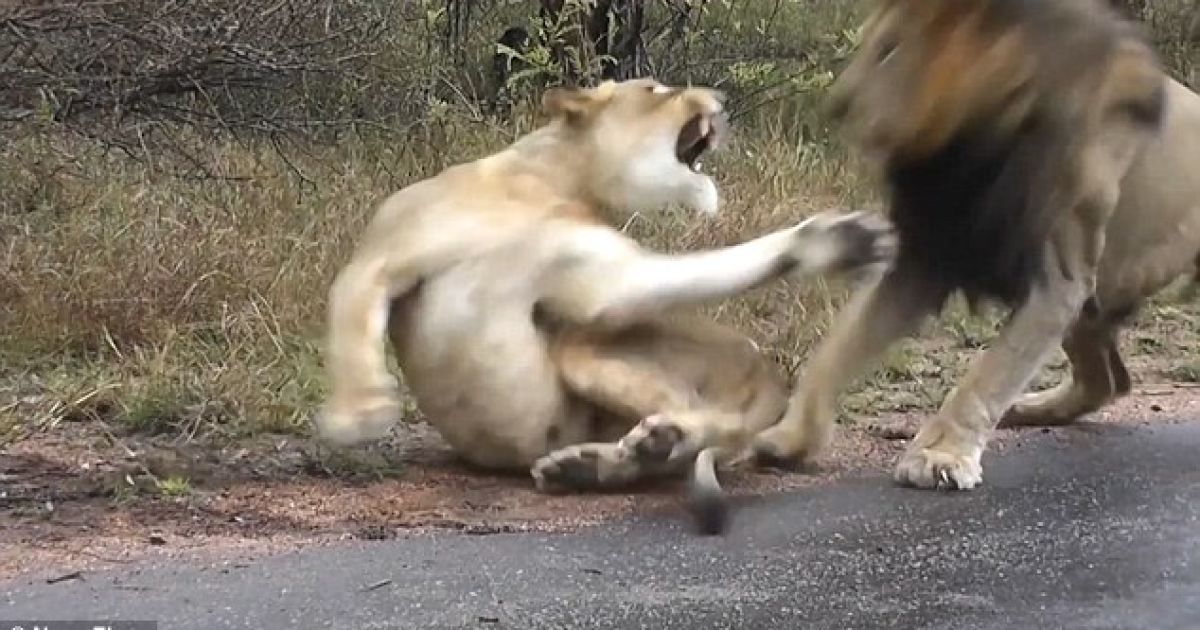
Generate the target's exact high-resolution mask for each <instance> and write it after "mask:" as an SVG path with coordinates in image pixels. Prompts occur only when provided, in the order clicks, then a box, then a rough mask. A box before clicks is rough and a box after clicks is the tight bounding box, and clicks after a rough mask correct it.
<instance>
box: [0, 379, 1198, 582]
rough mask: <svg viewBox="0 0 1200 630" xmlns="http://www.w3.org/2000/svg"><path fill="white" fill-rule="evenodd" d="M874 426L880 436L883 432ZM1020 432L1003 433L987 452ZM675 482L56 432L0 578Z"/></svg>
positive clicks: (397, 452) (891, 452) (34, 449)
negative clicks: (577, 481)
mask: <svg viewBox="0 0 1200 630" xmlns="http://www.w3.org/2000/svg"><path fill="white" fill-rule="evenodd" d="M1198 416H1200V389H1197V388H1195V387H1194V386H1188V385H1182V384H1181V385H1169V384H1168V385H1154V386H1145V387H1142V388H1140V389H1139V390H1137V391H1135V393H1134V395H1132V396H1130V397H1127V398H1125V399H1123V400H1121V401H1119V402H1118V403H1116V404H1114V405H1113V406H1111V407H1110V408H1108V409H1106V410H1104V411H1103V412H1100V413H1097V414H1094V415H1093V416H1091V417H1090V418H1088V419H1087V420H1086V421H1085V422H1083V423H1080V424H1078V425H1076V426H1075V427H1071V428H1065V429H1055V430H1053V432H1054V433H1056V434H1058V435H1059V436H1061V439H1063V440H1064V441H1069V440H1070V439H1071V436H1072V434H1074V433H1076V432H1079V431H1089V430H1103V429H1104V428H1105V427H1106V425H1134V424H1147V423H1157V422H1175V421H1179V419H1186V418H1195V417H1198ZM919 420H920V415H919V414H907V415H895V414H893V415H890V416H884V417H881V418H880V419H879V421H878V422H875V423H872V424H867V423H863V424H859V425H853V426H849V427H845V428H844V430H842V431H841V432H840V433H839V434H838V438H837V439H836V441H835V443H834V445H833V447H832V448H831V450H830V452H829V453H828V454H827V455H826V456H825V457H824V458H823V459H822V461H821V463H820V465H819V466H818V467H816V468H815V469H813V470H808V471H804V472H784V471H774V470H763V471H737V472H734V473H731V474H729V475H728V476H727V477H726V487H727V488H728V489H729V490H730V491H731V493H733V494H735V495H739V496H755V495H761V494H767V493H772V492H779V491H783V490H787V489H793V488H797V487H802V486H806V485H812V484H821V483H827V482H829V481H831V480H833V479H836V478H838V477H840V476H843V475H847V474H856V473H863V472H875V473H880V472H886V471H887V470H888V469H889V468H890V466H891V464H892V462H893V461H894V459H895V457H896V456H897V455H898V454H899V453H900V452H901V450H902V449H903V448H904V444H905V441H904V440H903V439H902V436H903V434H904V433H905V429H908V430H911V429H912V428H913V427H915V426H916V423H917V422H919ZM880 425H883V426H886V427H887V428H888V431H883V432H881V431H879V430H878V426H880ZM1026 431H1046V430H1044V429H1028V430H1024V431H1001V432H998V433H997V435H996V438H995V441H994V442H993V447H992V449H993V451H1003V450H1004V449H1006V448H1011V447H1013V446H1018V445H1019V444H1020V442H1021V439H1022V435H1024V434H1025V432H1026ZM681 501H682V497H681V495H680V493H679V484H678V482H663V483H658V484H654V485H648V486H645V487H640V488H636V489H634V490H632V491H631V492H629V493H613V494H603V495H596V494H593V495H559V496H550V495H544V494H540V493H538V492H536V491H534V490H533V488H532V485H531V483H530V482H529V480H528V479H527V478H525V477H518V476H514V477H496V476H494V475H489V474H484V473H479V472H476V471H473V470H470V469H469V468H467V467H465V466H464V465H462V464H460V463H458V462H457V461H456V460H455V459H454V458H453V456H452V454H451V453H450V451H449V450H448V448H447V447H446V446H445V444H444V443H443V442H442V441H441V440H440V438H438V437H437V436H436V434H434V433H433V432H432V431H431V430H430V429H429V428H428V427H427V426H426V425H406V426H405V427H403V429H402V430H401V431H400V432H399V433H398V434H397V435H396V437H395V438H394V439H393V440H391V441H389V442H387V443H383V444H379V445H377V446H375V447H373V448H372V449H370V450H366V451H361V452H356V453H355V454H354V455H345V454H340V455H334V454H331V453H329V452H322V451H321V450H320V449H318V448H316V447H314V446H313V445H312V444H311V443H309V442H306V441H304V440H300V439H297V438H295V437H284V436H259V437H258V438H256V439H254V440H253V441H251V442H249V443H247V442H242V443H239V444H236V445H225V446H214V445H211V444H209V445H204V444H186V445H179V444H173V443H171V442H169V441H166V440H156V439H154V438H144V437H143V438H136V437H118V436H114V435H112V434H110V433H106V432H105V431H102V430H96V428H95V427H93V426H90V425H89V424H88V423H83V422H75V423H61V424H59V425H58V426H57V427H54V428H52V429H50V430H46V431H42V432H39V433H37V434H34V435H30V436H28V437H26V438H25V439H22V440H20V441H18V442H16V443H15V444H11V445H10V446H9V447H8V448H7V449H6V450H5V452H4V453H3V455H0V507H2V508H3V509H0V548H3V549H5V550H6V552H5V553H4V554H3V555H2V556H0V580H9V579H16V578H20V577H27V578H33V577H38V578H39V579H54V578H55V577H60V578H61V577H66V578H68V579H69V578H73V577H74V575H73V574H74V573H76V572H81V571H88V570H95V569H100V568H104V567H108V566H113V565H118V564H125V563H131V562H134V561H138V560H148V559H155V558H158V559H165V558H181V557H193V558H208V559H210V560H214V561H222V560H224V561H230V562H237V561H239V559H240V560H241V561H244V560H245V559H246V558H247V557H253V556H255V555H261V554H269V553H275V552H280V551H285V550H288V549H294V548H298V547H301V546H307V545H315V544H329V543H332V542H336V541H339V540H347V539H384V538H391V537H394V536H397V535H399V534H401V533H404V532H413V531H427V530H431V529H438V528H449V529H455V530H462V531H466V532H468V533H475V534H488V533H495V532H504V531H564V530H570V529H573V528H578V527H581V526H587V525H590V524H594V523H598V522H601V521H603V520H606V519H613V518H619V517H621V516H624V515H627V514H630V513H632V512H635V511H637V512H641V513H653V514H661V515H662V516H663V518H685V515H684V513H683V512H682V510H681V507H682V503H681Z"/></svg>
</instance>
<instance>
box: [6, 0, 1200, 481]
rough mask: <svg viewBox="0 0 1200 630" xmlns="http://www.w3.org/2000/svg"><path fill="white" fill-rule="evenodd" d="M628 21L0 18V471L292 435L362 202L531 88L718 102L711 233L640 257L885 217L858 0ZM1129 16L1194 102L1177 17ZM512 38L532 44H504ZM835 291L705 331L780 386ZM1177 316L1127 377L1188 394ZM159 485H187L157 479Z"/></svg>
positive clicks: (890, 379)
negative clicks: (702, 97) (849, 120)
mask: <svg viewBox="0 0 1200 630" xmlns="http://www.w3.org/2000/svg"><path fill="white" fill-rule="evenodd" d="M638 4H639V3H636V2H634V1H633V0H628V1H626V2H620V1H617V2H600V3H597V2H591V3H587V2H582V3H581V2H579V1H578V0H568V1H566V2H548V3H547V2H541V3H539V2H501V1H499V0H490V1H489V0H476V1H462V0H445V1H443V0H414V1H408V2H396V1H393V0H239V1H238V2H232V1H229V0H202V1H200V2H173V1H167V2H164V1H162V0H117V1H112V0H106V1H105V2H95V1H92V0H80V1H78V2H64V3H5V4H4V6H2V7H0V449H3V448H5V447H6V446H8V445H12V444H14V443H16V442H19V441H22V440H25V439H29V438H30V437H31V436H34V435H37V434H45V433H47V432H55V431H60V430H62V429H63V427H66V426H68V425H74V426H80V425H82V426H86V427H90V429H89V430H88V431H87V432H86V434H87V435H98V436H106V437H105V439H112V440H117V441H124V442H130V441H132V442H136V441H137V440H140V439H149V438H154V439H158V440H166V441H170V442H197V443H205V444H210V443H211V444H217V443H219V444H228V443H236V442H239V441H244V440H248V439H251V438H254V437H257V436H262V435H281V434H282V435H293V436H300V437H302V436H305V435H307V434H308V432H309V430H310V428H309V425H308V417H309V416H310V414H311V413H312V411H313V410H314V408H315V406H316V405H317V404H318V403H319V401H320V400H321V399H322V396H323V393H324V387H325V384H324V376H323V374H322V371H321V357H320V352H319V347H320V338H321V335H322V333H323V331H322V329H321V326H322V315H323V312H324V306H325V304H324V302H325V296H326V290H327V287H328V285H329V281H330V279H331V277H332V274H333V273H334V272H335V270H336V268H337V267H338V265H339V264H340V263H341V262H342V261H343V260H344V259H345V257H346V255H347V253H348V248H349V247H350V246H351V244H352V242H353V240H354V239H355V238H356V237H357V235H358V232H359V230H360V229H361V227H362V225H363V223H364V221H365V220H366V219H367V218H368V217H369V216H370V214H371V213H372V212H373V210H374V207H375V204H377V203H378V202H379V201H380V200H381V199H383V198H384V197H385V196H386V195H388V194H389V193H390V192H392V191H394V190H395V189H397V188H399V187H401V186H404V185H406V184H408V183H410V182H413V181H414V180H417V179H419V178H421V177H424V176H427V175H429V174H432V173H434V172H436V171H437V170H439V169H441V168H443V167H445V166H447V165H448V164H451V163H454V162H459V161H463V160H468V159H472V158H476V157H479V156H482V155H484V154H486V153H488V152H491V151H493V150H495V149H497V148H499V147H500V146H502V145H503V144H505V143H507V142H509V141H511V140H512V139H513V138H514V137H515V136H517V135H519V134H521V133H524V132H526V131H528V130H529V129H531V128H532V127H533V126H534V125H536V124H538V122H539V120H540V119H539V116H538V113H537V110H536V107H535V104H536V102H537V98H538V95H539V94H540V90H541V89H542V88H543V87H544V86H546V85H551V84H557V83H562V82H570V81H578V82H589V81H594V80H596V79H597V78H598V77H599V76H601V75H605V76H621V75H630V74H638V73H644V72H651V73H653V74H654V75H655V76H657V77H658V78H660V79H661V80H664V81H667V82H689V81H690V82H694V83H701V84H708V85H716V86H719V87H720V88H722V89H724V90H725V91H727V92H728V94H729V96H730V107H731V110H732V114H733V118H734V128H735V137H734V138H733V143H732V145H731V146H729V147H728V148H727V149H725V150H724V151H722V152H721V153H720V154H718V155H716V156H714V157H713V158H712V159H711V160H710V161H709V167H710V169H711V170H712V171H713V172H715V173H716V174H717V176H718V179H719V180H720V182H721V185H722V187H723V194H724V196H725V199H726V202H725V203H726V205H725V210H724V213H723V216H721V217H720V218H717V219H714V220H707V221H697V220H695V219H694V218H693V217H690V216H684V215H682V214H679V213H675V212H673V211H668V212H666V213H664V214H663V215H661V216H639V217H635V218H634V220H633V221H631V223H630V225H629V226H628V229H629V230H630V231H632V232H633V233H635V234H637V235H639V237H640V238H643V239H644V240H645V241H646V242H648V243H650V244H652V245H653V246H655V247H659V248H662V249H666V250H683V249H694V248H700V247H711V246H716V245H721V244H729V243H734V242H738V241H740V240H743V239H746V238H749V237H752V236H756V235H759V234H762V233H764V232H766V231H767V230H769V229H772V228H774V227H779V226H782V225H785V224H789V223H792V222H795V221H797V220H798V219H799V218H801V217H802V216H804V215H805V214H807V213H809V212H812V211H814V210H817V209H824V208H828V207H851V206H853V207H862V206H867V205H870V204H872V203H874V201H873V196H872V192H871V188H870V182H868V181H866V180H864V179H863V177H862V175H860V173H859V171H858V170H857V169H856V168H855V166H854V165H853V163H851V162H850V161H848V159H847V157H846V155H845V154H844V150H843V148H842V145H841V144H840V142H839V139H838V138H837V137H836V136H835V135H834V134H832V133H831V132H830V130H829V129H828V128H827V124H826V121H825V119H824V117H823V115H822V113H821V111H820V107H819V105H820V103H821V98H822V95H823V93H824V90H825V88H826V87H827V86H828V85H829V83H830V82H831V81H832V79H833V76H834V75H835V73H836V72H837V71H838V69H839V67H840V65H841V63H842V62H843V61H844V60H845V59H846V57H847V56H848V55H849V54H850V53H851V52H852V51H853V49H854V45H855V41H856V28H857V25H858V22H859V20H860V18H861V16H862V15H863V11H862V10H863V6H864V4H865V3H863V2H861V1H859V0H820V1H799V0H791V1H773V0H770V1H768V0H713V1H708V2H702V1H699V0H655V1H652V2H651V1H647V2H645V3H644V9H643V10H639V9H638V6H637V5H638ZM1130 4H1131V5H1136V6H1134V7H1133V9H1134V10H1136V11H1137V12H1139V14H1140V15H1141V16H1142V17H1143V18H1144V19H1145V20H1146V21H1147V22H1148V23H1149V24H1150V26H1151V28H1153V30H1154V33H1155V35H1156V38H1157V39H1158V42H1159V45H1160V50H1161V51H1162V53H1163V55H1164V57H1165V58H1166V59H1167V61H1168V62H1169V64H1170V65H1171V69H1172V72H1173V73H1174V74H1175V76H1176V77H1178V78H1180V79H1182V80H1184V81H1187V82H1190V83H1191V84H1192V85H1193V86H1197V85H1198V83H1200V27H1197V24H1198V22H1197V20H1196V19H1194V18H1193V16H1194V15H1196V13H1195V11H1196V8H1195V7H1194V6H1193V5H1192V4H1191V0H1152V1H1148V2H1146V1H1143V2H1130ZM547 5H553V6H552V7H551V8H552V9H554V10H553V11H546V10H545V7H546V6H547ZM596 5H600V6H602V7H607V8H608V12H607V14H606V13H605V12H604V11H601V10H599V9H597V8H596ZM539 9H542V10H541V11H539ZM597 15H600V17H605V15H607V16H608V18H609V21H608V24H610V25H611V28H609V29H608V31H607V32H609V33H610V35H611V36H609V37H607V39H606V40H605V46H604V47H602V48H604V50H599V51H597V50H595V49H596V48H597V46H594V45H589V44H587V43H586V42H587V41H588V37H584V38H582V39H581V38H580V37H578V36H577V35H578V34H577V33H575V32H574V31H572V25H573V24H577V23H579V21H580V20H583V21H584V22H587V21H588V20H592V19H594V18H596V16H597ZM513 26H521V27H523V28H524V29H525V30H526V32H527V33H528V34H529V35H530V36H531V40H530V43H529V45H528V46H517V45H516V44H515V43H514V42H517V40H515V39H509V40H508V41H509V45H506V46H502V47H500V48H498V46H497V40H498V39H500V38H501V35H502V34H504V32H505V30H506V29H509V28H510V27H513ZM639 26H640V28H638V27H639ZM595 32H598V31H594V32H591V36H595ZM581 41H582V42H585V43H584V44H583V45H580V42H581ZM498 50H501V51H504V50H512V51H516V52H518V53H520V54H518V55H517V56H516V57H515V58H514V59H513V60H512V61H511V62H507V61H505V60H506V59H507V58H506V57H505V56H504V55H500V56H499V57H497V51H498ZM605 51H607V56H606V55H605V54H604V53H605ZM498 63H499V66H498V65H497V64H498ZM1184 289H1185V288H1184V287H1181V290H1184ZM845 295H846V287H845V286H844V285H842V284H829V285H826V284H824V283H821V282H813V283H811V284H806V285H804V286H796V285H786V284H779V285H777V286H772V287H768V288H765V289H763V290H760V291H757V292H755V293H753V294H751V295H748V296H746V297H745V298H743V299H739V300H736V301H732V302H730V303H727V304H720V305H714V306H713V307H712V309H711V310H712V311H713V312H714V313H716V314H717V316H718V317H720V318H722V319H723V320H726V321H730V322H734V323H736V324H737V325H738V326H739V327H741V328H742V329H744V330H746V331H748V332H749V333H750V334H752V335H753V336H754V337H755V338H756V339H757V340H758V341H759V342H760V344H761V346H762V347H763V348H764V349H765V350H767V351H769V352H771V353H773V355H774V356H775V357H776V359H777V360H778V361H779V362H780V363H781V364H783V365H784V366H785V367H786V368H787V369H789V370H791V371H793V372H794V371H795V370H797V369H799V368H800V367H801V366H802V365H803V361H804V357H805V355H806V353H807V351H808V349H809V347H810V346H811V344H812V343H813V342H814V341H815V340H816V339H818V338H819V336H820V334H821V333H822V331H823V330H824V328H825V327H826V326H827V325H828V323H829V318H830V316H831V313H833V312H834V310H835V309H836V308H837V306H838V305H839V304H840V303H841V301H842V300H843V299H844V298H845ZM1177 297H1178V296H1177V295H1176V293H1169V294H1167V295H1165V296H1163V297H1162V298H1160V299H1159V300H1158V301H1156V303H1155V304H1154V306H1153V307H1152V308H1150V309H1148V310H1147V312H1146V313H1145V314H1144V315H1143V316H1142V318H1141V324H1140V325H1139V326H1138V327H1137V328H1136V329H1135V330H1133V331H1131V332H1130V333H1129V334H1127V335H1126V337H1125V339H1124V340H1123V345H1124V347H1125V348H1127V349H1128V351H1129V352H1131V353H1132V362H1133V363H1134V368H1135V371H1136V374H1135V378H1137V379H1140V380H1143V381H1162V382H1167V381H1200V365H1197V363H1196V357H1197V356H1200V353H1198V352H1197V350H1200V348H1198V347H1197V345H1198V343H1197V341H1198V338H1197V335H1196V331H1197V327H1198V326H1200V310H1198V309H1197V307H1195V306H1192V305H1189V304H1187V303H1184V302H1181V301H1179V300H1178V299H1176V298H1177ZM995 325H996V319H995V317H994V316H989V315H987V314H984V315H981V316H971V315H968V314H967V313H966V312H965V310H964V309H963V308H962V307H961V305H955V306H953V307H952V308H951V309H950V310H949V311H948V312H947V313H946V314H945V316H944V317H942V318H941V319H940V320H939V321H938V322H937V323H936V324H932V325H931V326H930V329H929V331H930V335H929V336H928V337H927V338H923V339H921V340H919V341H912V342H908V343H906V344H904V345H902V346H901V347H899V348H898V349H896V350H895V351H893V352H892V353H891V354H890V355H889V356H888V357H887V359H886V360H885V361H884V364H883V366H882V367H881V369H880V370H879V371H878V372H876V373H875V374H873V375H871V376H870V377H868V378H867V379H866V380H865V381H864V383H863V385H864V386H863V387H862V388H860V389H859V390H858V391H856V392H855V393H853V394H852V395H851V396H849V401H848V402H849V404H848V405H847V407H846V409H847V412H848V418H849V419H852V418H853V417H855V416H858V415H863V414H876V413H883V412H893V411H910V410H931V409H934V408H936V406H937V404H938V403H939V402H940V401H941V398H942V396H943V394H944V393H945V389H946V383H947V382H948V379H949V378H952V377H953V375H955V374H958V373H959V372H960V371H961V370H962V369H963V367H964V365H965V362H966V360H967V358H968V357H969V356H970V353H971V352H972V351H974V350H975V349H976V348H978V347H980V346H981V345H983V344H986V343H988V340H989V339H990V337H991V335H992V333H993V331H994V328H995ZM411 419H412V421H413V422H419V421H420V417H419V414H418V413H417V412H416V411H415V409H414V410H413V413H412V414H411ZM124 487H125V486H121V487H120V488H116V489H114V490H113V492H114V493H115V494H121V493H122V492H125V490H121V488H124ZM156 487H157V490H158V492H159V493H161V494H163V495H167V496H172V497H185V496H187V495H188V494H189V493H190V492H191V489H192V486H191V482H190V481H189V480H188V479H187V478H186V477H184V476H178V475H174V474H171V475H165V476H163V477H162V478H161V479H160V480H159V481H158V483H157V486H156ZM121 496H125V495H123V494H121Z"/></svg>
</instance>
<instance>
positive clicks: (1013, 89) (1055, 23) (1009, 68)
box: [828, 0, 1136, 161]
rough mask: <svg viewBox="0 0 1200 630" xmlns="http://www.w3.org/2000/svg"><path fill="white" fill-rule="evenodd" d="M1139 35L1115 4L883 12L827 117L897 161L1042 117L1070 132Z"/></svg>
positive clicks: (872, 151) (898, 6) (1063, 0)
mask: <svg viewBox="0 0 1200 630" xmlns="http://www.w3.org/2000/svg"><path fill="white" fill-rule="evenodd" d="M1135 32H1136V31H1135V30H1134V29H1133V28H1132V27H1131V25H1130V24H1129V23H1128V22H1126V21H1125V20H1123V19H1120V17H1119V16H1118V14H1116V13H1115V12H1114V11H1113V10H1112V9H1111V7H1110V6H1109V3H1108V2H1107V1H1106V0H877V2H876V5H875V9H874V11H873V12H872V14H871V15H870V17H869V18H868V20H867V22H866V24H865V25H864V27H863V40H862V42H861V46H860V48H859V50H858V52H857V53H856V54H855V56H854V57H853V59H852V60H851V63H850V64H849V65H848V66H847V68H846V69H845V70H844V71H843V72H842V73H841V74H840V75H839V77H838V80H837V81H836V82H835V84H834V86H833V88H832V89H831V91H830V96H829V101H828V104H829V109H830V111H831V112H832V114H833V115H834V117H835V118H836V119H838V120H839V121H840V123H841V124H842V127H843V129H844V130H845V131H847V132H848V135H849V136H850V138H851V139H852V141H853V142H854V143H855V144H856V145H857V146H858V147H859V148H861V149H863V150H864V152H865V153H867V154H868V155H872V156H876V157H882V158H885V159H887V160H896V161H913V160H920V159H925V158H928V157H929V156H930V155H932V154H934V153H936V152H937V151H939V150H942V149H944V148H945V147H946V146H947V145H949V144H951V143H952V142H953V141H955V140H957V139H959V138H961V136H962V135H963V134H966V133H977V132H981V133H986V134H988V135H992V136H996V137H998V138H1000V139H1004V138H1005V137H1006V136H1008V135H1011V133H1013V132H1014V131H1015V130H1017V129H1019V128H1020V127H1021V126H1022V125H1024V124H1026V123H1027V122H1028V121H1029V120H1030V119H1031V118H1033V117H1045V116H1056V117H1058V118H1059V120H1058V121H1056V123H1055V124H1059V123H1062V124H1072V123H1073V122H1079V121H1080V120H1079V118H1078V117H1080V116H1083V115H1086V111H1087V109H1088V107H1089V106H1090V105H1091V104H1092V103H1093V102H1094V97H1095V92H1096V90H1097V89H1098V88H1099V87H1100V86H1099V84H1100V83H1101V82H1102V81H1103V80H1104V75H1105V73H1106V71H1107V70H1108V66H1109V61H1110V60H1111V59H1112V57H1113V55H1114V53H1115V52H1116V50H1117V48H1118V47H1119V46H1120V45H1122V43H1124V42H1126V41H1128V40H1129V38H1130V36H1131V35H1133V34H1135ZM1073 116H1074V117H1077V118H1076V119H1075V120H1070V118H1071V117H1073Z"/></svg>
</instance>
